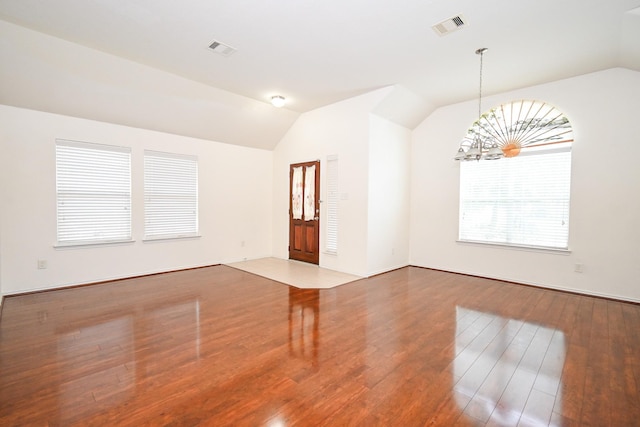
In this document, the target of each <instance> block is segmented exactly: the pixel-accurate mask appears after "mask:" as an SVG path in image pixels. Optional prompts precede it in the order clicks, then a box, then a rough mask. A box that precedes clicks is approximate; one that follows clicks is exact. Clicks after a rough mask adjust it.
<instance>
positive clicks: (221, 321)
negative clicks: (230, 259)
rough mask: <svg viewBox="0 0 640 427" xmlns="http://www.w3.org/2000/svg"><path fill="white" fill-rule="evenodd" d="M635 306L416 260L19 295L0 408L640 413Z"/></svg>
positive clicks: (165, 419)
mask: <svg viewBox="0 0 640 427" xmlns="http://www.w3.org/2000/svg"><path fill="white" fill-rule="evenodd" d="M639 387H640V306H638V305H633V304H626V303H621V302H616V301H609V300H604V299H596V298H591V297H587V296H580V295H572V294H566V293H561V292H555V291H551V290H544V289H537V288H533V287H526V286H519V285H514V284H508V283H504V282H500V281H496V280H488V279H481V278H475V277H469V276H463V275H456V274H450V273H445V272H440V271H432V270H427V269H421V268H413V267H407V268H403V269H400V270H397V271H393V272H390V273H386V274H383V275H380V276H376V277H373V278H370V279H363V280H359V281H356V282H353V283H349V284H346V285H343V286H340V287H337V288H334V289H322V290H314V289H296V288H293V287H288V286H286V285H283V284H281V283H277V282H273V281H270V280H268V279H264V278H262V277H258V276H255V275H252V274H250V273H246V272H243V271H239V270H236V269H233V268H230V267H227V266H215V267H207V268H202V269H196V270H189V271H183V272H175V273H168V274H162V275H156V276H150V277H145V278H138V279H129V280H120V281H116V282H112V283H106V284H101V285H94V286H87V287H82V288H75V289H66V290H59V291H51V292H43V293H37V294H31V295H22V296H13V297H8V298H6V299H5V301H4V309H3V313H2V319H1V320H0V425H2V426H145V425H148V426H196V425H199V426H270V427H284V426H347V425H349V426H403V427H404V426H546V425H554V426H638V425H640V393H639Z"/></svg>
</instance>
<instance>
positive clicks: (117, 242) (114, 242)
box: [53, 239, 135, 249]
mask: <svg viewBox="0 0 640 427" xmlns="http://www.w3.org/2000/svg"><path fill="white" fill-rule="evenodd" d="M131 243H135V240H133V239H130V240H112V241H105V242H70V243H59V242H58V243H56V244H55V245H53V248H54V249H82V248H88V247H100V246H116V245H128V244H131Z"/></svg>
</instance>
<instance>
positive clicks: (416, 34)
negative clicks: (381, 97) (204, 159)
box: [0, 0, 640, 149]
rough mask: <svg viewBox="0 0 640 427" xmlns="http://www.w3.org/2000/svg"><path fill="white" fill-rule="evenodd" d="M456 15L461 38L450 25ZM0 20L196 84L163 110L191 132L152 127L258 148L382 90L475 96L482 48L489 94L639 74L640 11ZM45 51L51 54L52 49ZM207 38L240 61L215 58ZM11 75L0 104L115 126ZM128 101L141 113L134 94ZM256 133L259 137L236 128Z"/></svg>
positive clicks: (356, 1)
mask: <svg viewBox="0 0 640 427" xmlns="http://www.w3.org/2000/svg"><path fill="white" fill-rule="evenodd" d="M456 16H458V17H460V18H461V21H458V24H460V22H462V23H463V25H461V26H460V27H458V26H455V25H453V24H452V21H450V19H451V18H454V17H456ZM0 19H2V20H4V21H6V22H8V23H11V24H15V25H17V26H20V27H24V28H26V29H28V30H32V31H36V32H38V33H42V34H45V35H47V37H49V36H53V37H55V38H56V40H57V39H62V40H61V41H65V43H66V42H72V43H73V44H77V45H79V48H78V50H77V52H78V54H77V55H80V57H76V58H75V59H73V61H76V62H77V63H84V62H86V61H88V59H87V58H85V57H84V56H85V53H86V52H89V50H88V49H86V48H90V49H91V50H95V51H99V52H104V53H105V54H109V55H111V56H114V57H117V58H122V59H123V60H126V61H127V63H130V62H132V63H137V64H138V65H141V66H144V67H145V68H144V69H145V70H158V72H163V73H168V74H169V75H171V77H167V79H168V80H167V82H169V81H170V80H171V79H173V81H176V82H177V81H178V80H177V79H178V78H179V79H180V82H184V80H188V81H190V82H193V86H192V87H191V88H190V89H189V90H196V91H197V92H200V99H196V100H194V99H193V97H190V96H186V95H184V93H180V94H179V95H177V96H176V97H175V98H176V99H173V100H172V103H171V104H167V105H165V108H169V107H170V108H171V109H172V110H173V111H177V110H179V109H180V108H181V106H182V107H184V108H185V111H192V112H195V111H197V114H195V113H194V114H190V115H189V118H190V120H192V121H193V122H191V121H190V120H185V117H184V116H181V115H180V114H174V115H171V114H162V113H159V117H161V120H155V121H156V122H162V123H158V125H157V126H155V127H156V128H157V129H158V130H162V131H169V132H175V133H181V134H185V135H188V136H197V137H201V138H206V139H212V140H219V141H222V142H229V143H236V144H241V145H248V146H254V147H258V148H265V149H272V148H273V147H274V146H275V144H277V142H278V141H279V139H280V138H281V137H282V136H283V135H284V133H285V132H286V130H287V129H288V127H289V126H290V125H291V123H293V122H294V121H295V118H296V117H297V116H298V115H299V114H300V113H302V112H305V111H309V110H312V109H315V108H318V107H322V106H324V105H327V104H330V103H333V102H336V101H340V100H343V99H346V98H349V97H352V96H355V95H358V94H362V93H365V92H369V91H371V90H374V89H377V88H381V87H385V86H390V85H396V86H397V87H400V88H402V90H403V91H405V92H407V93H411V94H413V95H415V97H417V98H419V99H420V100H421V101H422V102H423V103H422V106H423V108H424V113H425V114H427V113H428V112H429V111H430V110H432V109H433V108H437V107H438V106H442V105H448V104H452V103H456V102H460V101H464V100H469V99H473V98H475V97H477V92H478V66H479V61H478V59H479V58H478V56H476V55H475V54H474V52H475V50H476V49H477V48H479V47H488V48H489V50H488V52H487V53H486V54H485V57H484V82H483V85H484V91H485V93H487V94H488V93H497V92H503V91H508V90H513V89H517V88H521V87H526V86H531V85H535V84H539V83H545V82H549V81H554V80H558V79H563V78H568V77H572V76H576V75H581V74H585V73H589V72H594V71H598V70H603V69H607V68H612V67H626V68H630V69H633V70H637V71H640V43H638V40H640V0H589V1H584V0H563V1H558V0H519V1H499V0H487V1H483V2H479V1H475V0H459V1H451V0H399V1H391V0H341V1H335V0H324V1H317V0H316V1H314V0H278V1H264V0H216V1H212V0H185V1H174V0H56V1H51V0H0ZM443 21H446V23H445V24H444V26H445V27H448V28H454V31H451V32H450V33H448V34H445V35H440V34H438V32H437V31H435V30H434V29H433V28H432V27H433V26H434V25H436V24H438V23H440V22H443ZM6 28H9V29H5V35H6V34H9V32H10V33H11V37H12V39H11V42H8V43H7V42H5V43H4V45H3V46H0V47H1V49H0V60H2V61H3V66H2V67H5V64H8V63H9V62H11V61H14V62H15V56H16V55H17V54H16V52H17V49H18V48H17V47H15V45H16V40H21V41H22V40H24V39H25V38H27V37H28V34H32V33H31V32H25V33H21V32H16V31H15V30H13V29H12V28H14V27H13V26H11V27H6ZM441 28H442V27H441ZM29 37H30V36H29ZM41 40H47V41H48V42H47V43H51V44H52V46H53V47H52V49H56V46H57V45H56V43H58V42H54V41H53V40H54V39H53V38H46V39H41ZM214 41H218V42H220V43H223V44H226V45H228V46H230V47H232V48H233V49H235V51H234V53H232V54H231V55H228V56H225V55H221V54H219V53H216V52H214V51H212V50H211V49H209V45H210V44H211V43H213V42H214ZM33 42H34V43H37V39H34V41H33ZM9 44H11V45H12V46H14V47H13V48H12V47H11V46H8V45H9ZM26 45H27V43H26V42H25V46H26ZM20 49H22V50H24V49H25V47H24V46H22V47H20ZM83 52H84V53H83ZM50 54H52V55H53V54H55V50H54V52H50ZM7 61H9V62H7ZM69 61H72V60H69ZM25 66H26V65H25ZM15 67H16V68H11V66H10V67H9V71H7V72H6V73H5V74H0V78H2V81H1V84H0V102H2V103H6V104H10V105H17V106H22V107H27V108H36V109H42V110H49V111H51V110H54V111H51V112H60V113H63V114H71V115H79V116H85V117H86V116H89V117H86V118H95V119H97V120H107V121H108V120H110V119H109V117H110V116H109V115H111V116H114V112H113V109H114V108H115V107H114V105H109V104H108V103H107V102H104V103H103V104H106V105H104V108H105V109H106V108H109V109H111V110H112V111H111V112H107V111H104V112H101V111H100V108H98V107H91V108H89V109H90V110H95V112H92V113H91V114H88V113H85V114H82V112H81V111H80V109H79V108H78V111H77V112H75V110H74V109H73V108H72V107H71V106H67V107H65V106H64V105H63V103H64V101H56V102H57V104H56V103H54V102H53V101H51V102H46V101H43V100H41V101H38V99H37V97H38V94H36V93H31V94H30V93H29V89H28V86H29V84H30V83H29V80H28V78H27V77H26V76H24V74H25V73H24V69H22V68H18V66H17V65H16V66H15ZM132 67H133V66H132ZM9 72H11V73H14V75H15V74H20V75H21V77H20V78H18V79H12V78H11V76H10V75H8V74H7V73H9ZM92 73H93V75H94V76H95V74H96V73H95V71H93V72H92ZM113 73H117V71H113ZM140 73H141V76H143V75H144V74H145V72H144V71H140ZM33 78H34V80H35V79H36V78H38V79H45V80H46V78H47V77H43V76H37V75H35V76H33ZM93 78H95V77H93ZM183 79H184V80H183ZM9 80H11V81H9ZM58 80H60V79H58ZM141 80H144V77H141ZM31 84H34V83H31ZM40 84H43V83H40ZM50 84H51V85H54V84H57V83H56V82H55V81H53V80H52V81H51V83H50ZM167 84H168V85H171V83H167ZM185 84H187V83H185ZM20 85H24V86H25V87H24V88H22V87H20ZM132 85H135V83H132ZM178 86H179V85H178ZM196 88H202V90H197V89H196ZM205 88H206V89H205ZM134 89H135V87H134V86H130V87H128V89H127V90H128V91H129V92H133V91H134ZM163 90H167V89H166V88H164V89H163ZM176 90H178V89H176ZM185 91H186V89H185ZM86 92H87V90H86V89H85V90H84V91H83V93H86ZM275 94H278V95H282V96H284V97H286V98H287V104H286V106H285V107H284V108H283V109H280V110H277V109H275V108H274V107H271V106H270V105H269V104H268V102H269V99H270V97H271V96H272V95H275ZM41 96H44V95H43V94H42V91H41ZM78 96H79V97H81V95H80V94H78ZM114 96H115V97H116V98H117V93H116V94H114ZM129 98H130V100H131V101H130V102H132V103H134V104H135V102H136V101H135V96H129ZM38 102H40V104H39V105H33V104H38ZM194 102H199V103H201V104H202V103H212V104H211V105H215V108H214V107H210V106H209V107H207V106H204V107H202V106H197V107H196V106H194V105H193V103H194ZM58 104H59V105H58ZM121 104H122V102H121ZM207 108H210V109H211V111H212V114H211V116H210V117H207V114H205V113H206V112H207V111H209V110H207ZM190 109H191V110H190ZM86 110H87V108H86V107H84V110H83V111H86ZM135 114H136V113H135V111H134V110H133V109H132V111H131V112H128V113H127V115H128V116H129V117H132V116H135ZM198 115H202V117H200V118H197V117H195V118H194V116H198ZM115 116H117V115H115ZM123 116H124V115H123ZM172 117H173V119H172ZM131 120H132V121H131V122H129V123H127V122H126V119H124V118H123V119H118V118H117V117H113V118H112V119H111V121H115V122H123V121H124V122H125V123H123V124H129V125H140V126H142V127H151V128H153V127H154V125H153V122H154V120H147V121H145V120H143V119H142V118H140V119H139V120H137V121H136V120H135V117H132V119H131ZM171 120H175V121H176V123H171ZM179 121H180V123H179ZM185 122H187V123H185ZM230 123H235V127H229V126H230V125H229V124H230ZM402 124H404V125H406V126H408V127H411V126H414V125H415V124H417V123H416V122H415V120H409V121H407V122H406V123H402ZM251 126H254V127H255V129H256V133H255V134H251V133H247V132H246V129H243V128H247V127H251ZM227 127H228V129H227ZM189 129H197V132H196V131H190V130H189ZM261 135H262V136H261ZM261 138H262V139H261ZM259 139H261V140H259Z"/></svg>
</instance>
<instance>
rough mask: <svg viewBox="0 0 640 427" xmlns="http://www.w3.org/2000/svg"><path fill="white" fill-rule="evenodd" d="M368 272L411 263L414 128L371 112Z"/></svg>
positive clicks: (387, 269)
mask: <svg viewBox="0 0 640 427" xmlns="http://www.w3.org/2000/svg"><path fill="white" fill-rule="evenodd" d="M370 129H371V130H370V137H369V207H368V233H367V235H368V241H367V258H368V259H367V275H368V276H371V275H374V274H378V273H383V272H385V271H389V270H393V269H395V268H400V267H404V266H406V265H407V264H408V263H409V197H410V179H411V174H410V167H411V162H410V159H411V156H410V150H411V131H410V130H409V129H407V128H405V127H403V126H399V125H397V124H395V123H392V122H390V121H389V120H386V119H383V118H380V117H378V116H376V115H371V120H370Z"/></svg>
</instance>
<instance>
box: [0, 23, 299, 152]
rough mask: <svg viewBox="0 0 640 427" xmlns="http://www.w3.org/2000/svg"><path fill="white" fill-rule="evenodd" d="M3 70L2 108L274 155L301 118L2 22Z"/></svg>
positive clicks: (0, 55) (0, 73)
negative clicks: (149, 130) (201, 140)
mask: <svg viewBox="0 0 640 427" xmlns="http://www.w3.org/2000/svg"><path fill="white" fill-rule="evenodd" d="M216 56H217V55H211V57H210V60H211V61H215V60H216V58H215V57H216ZM0 64H2V66H1V67H0V104H4V105H12V106H14V107H22V108H29V109H33V110H38V111H48V112H52V113H58V114H64V115H68V116H73V117H82V118H86V119H93V120H100V121H103V122H108V123H117V124H121V125H126V126H133V127H136V128H142V129H152V130H156V131H160V132H167V133H172V134H177V135H185V136H191V137H194V138H202V139H206V140H211V141H219V142H226V143H231V144H237V145H245V146H249V147H254V148H263V149H268V150H271V149H273V147H275V146H276V144H277V143H278V141H279V140H280V139H281V138H282V136H283V135H284V134H285V132H286V131H287V129H289V127H290V126H291V125H292V124H293V123H294V122H295V120H296V118H297V117H298V115H299V114H298V113H296V112H293V111H291V110H288V109H286V108H273V107H272V106H271V104H270V103H268V102H266V101H267V100H266V99H265V102H260V101H256V100H254V99H250V98H247V97H245V96H240V95H237V94H234V93H231V92H227V91H224V90H221V89H217V88H213V87H211V86H208V85H205V84H203V83H199V82H195V81H193V80H188V79H185V78H183V77H179V76H177V75H175V74H170V73H168V72H165V71H161V70H158V69H156V68H152V67H149V66H147V65H143V64H140V63H137V62H134V61H131V60H127V59H124V58H121V57H117V56H114V55H110V54H107V53H104V52H101V51H98V50H95V49H90V48H88V47H86V46H81V45H78V44H76V43H71V42H69V41H66V40H62V39H59V38H56V37H52V36H49V35H46V34H43V33H39V32H36V31H32V30H29V29H26V28H24V27H20V26H18V25H14V24H10V23H8V22H5V21H2V20H0ZM211 66H212V67H214V66H216V65H215V62H212V63H211ZM247 123H251V125H250V126H247Z"/></svg>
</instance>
